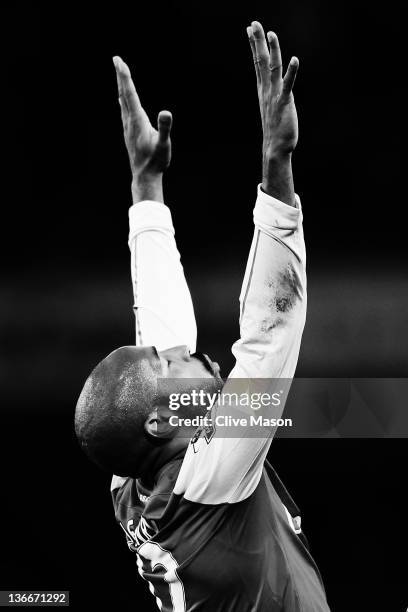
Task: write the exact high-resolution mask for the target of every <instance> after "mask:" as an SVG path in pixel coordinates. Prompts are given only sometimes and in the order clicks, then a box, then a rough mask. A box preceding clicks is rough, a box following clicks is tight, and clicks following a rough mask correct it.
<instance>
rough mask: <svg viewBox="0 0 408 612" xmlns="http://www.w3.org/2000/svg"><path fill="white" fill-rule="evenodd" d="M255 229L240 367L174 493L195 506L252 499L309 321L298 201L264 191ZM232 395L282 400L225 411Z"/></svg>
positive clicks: (191, 450)
mask: <svg viewBox="0 0 408 612" xmlns="http://www.w3.org/2000/svg"><path fill="white" fill-rule="evenodd" d="M254 225H255V230H254V236H253V241H252V245H251V249H250V254H249V258H248V263H247V267H246V271H245V276H244V281H243V285H242V290H241V294H240V338H239V339H238V340H237V342H235V343H234V345H233V347H232V352H233V354H234V356H235V359H236V364H235V367H234V368H233V370H232V372H231V373H230V375H229V377H228V380H227V382H226V384H225V386H224V388H223V390H222V394H221V396H220V401H219V402H218V404H217V405H216V406H215V408H214V409H213V412H212V415H211V417H212V427H210V428H207V429H206V428H203V429H202V431H201V432H198V433H197V435H196V436H195V438H194V439H193V441H192V443H190V444H189V447H188V450H187V453H186V456H185V459H184V462H183V465H182V468H181V470H180V474H179V478H178V480H177V483H176V486H175V493H179V494H182V495H184V497H185V498H186V499H188V500H190V501H195V502H200V503H208V504H217V503H234V502H237V501H241V500H243V499H245V498H246V497H248V496H249V495H251V494H252V492H253V491H254V490H255V488H256V486H257V484H258V482H259V480H260V478H261V475H262V468H263V463H264V460H265V458H266V454H267V452H268V450H269V447H270V444H271V441H272V438H273V435H274V433H275V431H276V426H274V425H273V421H274V419H275V420H277V419H279V418H280V417H281V416H282V412H283V409H284V404H285V400H286V397H287V394H288V392H289V387H290V383H291V379H292V377H293V375H294V372H295V368H296V364H297V359H298V355H299V349H300V342H301V337H302V332H303V328H304V323H305V317H306V268H305V265H306V255H305V245H304V238H303V229H302V210H301V205H300V200H299V198H298V197H296V207H291V206H288V205H286V204H284V203H283V202H280V201H278V200H276V199H274V198H272V197H270V196H268V195H267V194H265V193H263V192H262V191H261V190H260V188H258V198H257V202H256V205H255V209H254ZM234 393H235V394H237V396H238V397H239V398H241V397H243V395H244V394H245V395H246V396H250V397H253V393H256V394H257V397H258V394H259V393H264V394H266V395H267V396H269V397H270V398H271V397H275V398H279V401H277V402H276V403H275V402H274V403H273V404H272V403H270V404H268V405H267V407H266V408H262V409H261V410H257V411H256V412H254V409H253V407H252V405H243V404H242V403H241V401H238V400H237V401H236V402H235V404H234V403H230V404H228V405H227V406H226V405H225V404H224V403H223V402H222V400H223V397H224V396H226V395H227V394H230V396H231V397H232V396H233V395H234ZM259 416H261V417H262V419H261V422H259V420H258V419H257V418H255V417H259ZM228 417H231V418H238V417H239V418H240V419H241V418H243V419H246V423H247V424H248V425H247V426H242V425H239V426H236V427H235V428H234V427H233V428H231V427H228V426H225V423H226V422H228V421H227V418H228ZM252 417H254V419H252ZM264 417H265V419H266V421H265V420H264ZM252 421H254V422H252ZM218 423H224V425H223V426H219V425H218ZM265 423H266V424H265ZM271 423H272V424H271Z"/></svg>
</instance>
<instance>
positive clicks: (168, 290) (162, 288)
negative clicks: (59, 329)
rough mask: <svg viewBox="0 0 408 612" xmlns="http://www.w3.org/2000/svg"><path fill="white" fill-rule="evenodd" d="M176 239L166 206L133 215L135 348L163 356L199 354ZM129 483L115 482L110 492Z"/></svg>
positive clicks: (143, 207) (148, 204)
mask: <svg viewBox="0 0 408 612" xmlns="http://www.w3.org/2000/svg"><path fill="white" fill-rule="evenodd" d="M174 233H175V232H174V227H173V222H172V218H171V213H170V209H169V208H168V207H167V206H165V205H164V204H161V203H160V202H154V201H150V200H149V201H148V200H146V201H144V202H139V203H137V204H133V206H131V208H130V209H129V243H128V244H129V248H130V254H131V275H132V285H133V298H134V303H133V309H134V312H135V323H136V345H137V346H142V345H143V346H155V347H156V349H157V350H158V351H163V350H165V349H168V348H171V347H172V346H179V345H186V346H188V347H189V349H190V351H191V352H192V353H194V352H195V350H196V342H197V327H196V321H195V315H194V308H193V303H192V300H191V295H190V291H189V289H188V285H187V282H186V278H185V276H184V271H183V267H182V265H181V262H180V253H179V252H178V250H177V245H176V241H175V238H174ZM125 480H126V479H123V478H120V477H119V476H113V478H112V482H111V490H114V489H116V488H118V487H120V486H122V484H123V482H125Z"/></svg>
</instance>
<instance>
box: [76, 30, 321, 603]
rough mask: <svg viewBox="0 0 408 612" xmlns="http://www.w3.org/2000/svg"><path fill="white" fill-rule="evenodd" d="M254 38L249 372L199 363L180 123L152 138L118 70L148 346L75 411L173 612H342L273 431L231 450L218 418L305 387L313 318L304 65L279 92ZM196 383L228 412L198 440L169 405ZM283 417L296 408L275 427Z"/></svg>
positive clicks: (87, 393)
mask: <svg viewBox="0 0 408 612" xmlns="http://www.w3.org/2000/svg"><path fill="white" fill-rule="evenodd" d="M247 32H248V36H249V42H250V46H251V49H252V53H253V59H254V63H255V70H256V78H257V87H258V97H259V104H260V111H261V117H262V129H263V150H262V153H263V180H262V185H260V186H259V187H258V198H257V202H256V206H255V210H254V222H255V232H254V238H253V242H252V246H251V249H250V254H249V259H248V265H247V269H246V272H245V277H244V282H243V287H242V291H241V296H240V306H241V314H240V339H239V340H238V341H237V342H235V344H234V346H233V349H232V350H233V354H234V356H235V358H236V365H235V367H234V369H233V370H232V372H231V373H230V375H229V377H228V380H227V382H226V384H225V386H223V385H224V383H223V381H222V379H221V377H220V372H219V366H218V364H216V363H214V362H212V361H211V360H210V359H209V358H208V357H207V356H205V355H201V354H198V353H194V351H195V343H196V326H195V320H194V313H193V308H192V303H191V298H190V294H189V291H188V288H187V284H186V281H185V278H184V274H183V270H182V267H181V264H180V258H179V254H178V251H177V248H176V244H175V241H174V229H173V226H172V221H171V214H170V211H169V209H168V208H167V207H166V206H165V205H164V203H163V191H162V174H163V171H164V170H165V169H166V168H167V166H168V164H169V163H170V156H171V145H170V129H171V122H172V117H171V115H170V113H168V112H166V111H162V112H161V113H159V117H158V131H156V130H154V129H153V127H152V126H151V124H150V122H149V120H148V118H147V115H146V113H145V111H144V110H143V108H142V106H141V104H140V101H139V98H138V95H137V93H136V90H135V87H134V84H133V82H132V79H131V76H130V72H129V69H128V67H127V66H126V65H125V64H124V62H123V61H122V60H121V59H120V58H114V63H115V67H116V72H117V79H118V88H119V102H120V106H121V114H122V121H123V126H124V136H125V142H126V146H127V149H128V153H129V159H130V164H131V169H132V175H133V180H132V195H133V206H132V207H131V208H130V211H129V219H130V233H129V246H130V249H131V266H132V280H133V290H134V308H135V315H136V345H137V346H136V347H122V348H120V349H117V350H116V351H114V352H113V353H111V355H109V356H108V357H107V358H106V359H104V360H103V361H102V362H101V363H100V364H99V365H98V366H97V367H96V368H95V370H94V371H93V372H92V374H91V375H90V377H89V378H88V380H87V382H86V383H85V386H84V389H83V391H82V393H81V396H80V398H79V400H78V405H77V412H76V431H77V435H78V438H79V440H80V442H81V444H82V446H83V448H84V450H85V451H86V452H87V453H88V455H89V456H90V457H91V458H92V459H93V460H94V461H95V462H96V463H98V464H99V465H100V466H101V467H103V468H105V469H107V470H110V471H111V472H114V473H115V474H118V475H119V476H114V477H113V480H112V487H111V489H112V498H113V503H114V508H115V515H116V518H117V521H118V522H119V525H120V527H121V528H122V529H123V531H124V532H125V534H126V538H127V541H128V546H129V548H130V550H131V551H134V552H135V553H136V558H137V565H138V569H139V573H140V575H141V576H142V578H144V579H145V580H146V581H148V582H149V586H150V590H151V592H152V593H153V595H154V596H155V597H156V600H157V603H158V605H159V608H160V609H161V610H162V611H163V612H169V611H171V610H175V611H177V612H182V611H193V610H194V611H196V610H205V611H213V610H214V611H217V612H224V611H225V612H226V611H228V612H246V611H249V610H251V611H257V612H266V611H268V612H272V611H278V610H279V611H281V610H285V611H300V610H302V611H303V612H321V611H327V610H328V609H329V608H328V606H327V602H326V597H325V594H324V588H323V585H322V582H321V578H320V575H319V572H318V569H317V567H316V565H315V563H314V561H313V559H312V557H311V556H310V554H309V551H308V547H307V544H306V541H305V540H304V537H303V534H302V533H301V529H300V517H299V511H298V509H297V507H296V505H295V504H294V502H293V500H292V499H291V498H290V496H289V495H288V493H287V491H286V489H285V488H284V487H283V485H282V483H281V482H280V480H279V479H278V477H277V475H276V473H275V472H274V471H273V469H272V468H271V466H270V465H269V463H268V462H266V461H265V459H266V454H267V452H268V449H269V447H270V443H271V440H272V437H273V433H274V431H275V430H276V427H274V426H268V425H265V423H262V424H261V425H259V424H258V425H257V426H256V427H255V433H254V432H253V430H252V432H251V433H250V432H249V431H248V430H249V428H243V429H242V428H241V430H239V428H238V429H237V428H236V429H235V430H234V431H233V433H232V434H231V432H230V433H229V434H228V433H226V432H225V428H224V431H223V428H222V427H220V426H218V425H215V423H216V422H217V423H218V422H220V421H219V417H220V416H222V417H223V418H226V417H227V416H231V415H235V416H236V415H237V414H238V415H240V416H242V415H243V414H245V413H248V411H250V408H249V409H247V408H242V406H238V404H237V403H236V404H235V405H233V406H232V407H229V408H228V407H225V406H224V405H223V404H222V402H221V399H220V398H222V397H223V396H224V394H226V391H233V390H234V389H236V388H239V387H240V386H241V387H240V388H242V385H243V387H244V388H245V389H246V390H248V389H249V388H254V384H255V386H256V380H257V379H262V381H263V382H262V389H263V390H264V391H265V390H269V392H272V391H277V390H278V389H279V388H281V387H284V380H287V379H289V380H290V379H291V378H292V377H293V375H294V372H295V367H296V362H297V358H298V353H299V347H300V341H301V335H302V331H303V326H304V321H305V312H306V274H305V249H304V241H303V232H302V212H301V208H300V202H299V199H298V198H297V196H295V193H294V186H293V178H292V170H291V156H292V152H293V150H294V148H295V146H296V142H297V115H296V109H295V104H294V98H293V93H292V88H293V84H294V80H295V76H296V72H297V68H298V60H297V59H296V58H292V59H291V61H290V64H289V67H288V69H287V72H286V74H285V76H284V78H282V61H281V55H280V48H279V43H278V39H277V37H276V35H275V34H274V33H272V32H268V34H267V39H266V37H265V35H264V31H263V28H262V26H261V24H260V23H259V22H253V23H252V25H251V26H250V27H249V28H248V29H247ZM268 43H269V48H268ZM197 380H200V387H201V389H202V390H203V391H205V393H206V394H207V396H206V397H209V398H210V397H215V398H218V401H217V403H216V404H215V405H214V407H213V409H212V412H211V417H212V419H211V420H210V421H209V424H208V425H207V426H203V427H201V428H199V429H198V430H197V431H195V428H194V427H193V426H192V424H189V423H188V422H185V420H182V419H180V421H182V422H181V423H177V424H174V418H173V416H174V413H173V412H172V410H171V407H170V401H169V399H170V398H171V397H172V396H173V393H174V392H175V391H177V393H176V394H175V396H177V397H179V396H180V393H181V392H183V393H185V394H187V395H188V394H189V393H190V394H192V393H193V391H194V390H195V389H196V387H197ZM243 381H244V382H243ZM254 381H255V383H254ZM221 389H222V394H220V391H221ZM281 392H283V391H282V390H280V391H278V393H281ZM231 395H232V394H231ZM278 404H279V403H278ZM207 407H208V406H201V407H199V408H196V412H194V413H193V414H197V415H199V414H200V415H202V414H205V413H207V410H206V408H207ZM282 409H283V402H281V403H280V404H279V405H278V407H276V406H275V408H274V412H273V414H274V416H275V417H279V416H280V415H281V413H282ZM190 416H191V415H190ZM176 420H177V419H176ZM192 436H193V437H192ZM191 437H192V439H191V440H190V438H191Z"/></svg>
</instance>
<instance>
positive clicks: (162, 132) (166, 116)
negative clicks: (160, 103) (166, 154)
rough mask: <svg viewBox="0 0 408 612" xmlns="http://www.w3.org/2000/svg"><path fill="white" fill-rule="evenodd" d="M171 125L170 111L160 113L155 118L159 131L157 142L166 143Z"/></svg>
mask: <svg viewBox="0 0 408 612" xmlns="http://www.w3.org/2000/svg"><path fill="white" fill-rule="evenodd" d="M172 123H173V117H172V114H171V113H170V111H160V113H159V116H158V118H157V127H158V130H159V142H161V143H163V144H164V143H166V142H167V140H168V139H169V137H170V130H171V126H172Z"/></svg>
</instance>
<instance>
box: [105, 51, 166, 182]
mask: <svg viewBox="0 0 408 612" xmlns="http://www.w3.org/2000/svg"><path fill="white" fill-rule="evenodd" d="M115 67H116V71H117V78H118V89H119V102H120V106H121V111H122V123H123V131H124V136H125V143H126V148H127V150H128V154H129V160H130V165H131V168H132V171H134V172H139V173H140V172H143V171H146V170H147V171H152V172H163V171H164V170H165V169H166V168H167V166H168V165H169V163H170V159H171V142H170V128H171V121H172V120H171V115H170V113H168V112H166V111H162V112H161V113H160V114H159V119H158V124H159V130H156V129H155V128H154V127H153V126H152V124H151V123H150V120H149V117H148V116H147V114H146V111H145V110H144V108H143V107H142V105H141V104H140V100H139V96H138V95H137V92H136V89H135V86H134V84H133V81H132V78H131V75H130V71H129V68H128V67H127V65H126V64H125V63H124V62H123V61H122V60H121V59H120V58H115Z"/></svg>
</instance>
